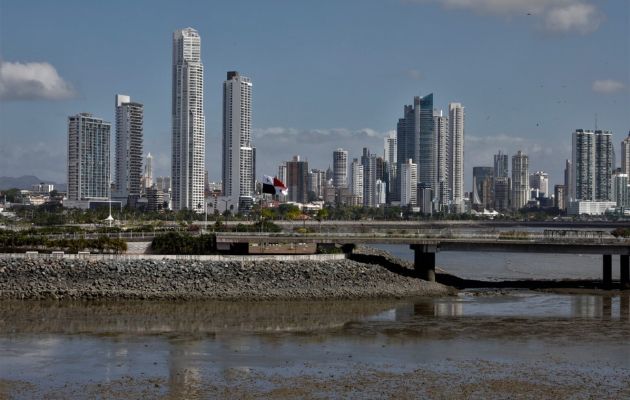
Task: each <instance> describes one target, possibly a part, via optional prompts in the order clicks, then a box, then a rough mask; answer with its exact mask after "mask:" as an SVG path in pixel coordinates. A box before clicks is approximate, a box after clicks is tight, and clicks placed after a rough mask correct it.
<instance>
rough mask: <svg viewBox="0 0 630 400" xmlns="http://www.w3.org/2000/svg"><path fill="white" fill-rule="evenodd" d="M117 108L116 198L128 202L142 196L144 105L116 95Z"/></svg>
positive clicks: (121, 95)
mask: <svg viewBox="0 0 630 400" xmlns="http://www.w3.org/2000/svg"><path fill="white" fill-rule="evenodd" d="M115 108H116V159H115V162H114V163H115V179H114V183H115V187H116V191H115V192H114V197H117V198H120V199H121V200H123V202H126V201H127V197H128V196H129V195H140V192H142V141H143V138H142V127H143V114H144V109H143V106H142V104H140V103H135V102H132V101H131V98H130V97H129V96H126V95H123V94H117V95H116V97H115Z"/></svg>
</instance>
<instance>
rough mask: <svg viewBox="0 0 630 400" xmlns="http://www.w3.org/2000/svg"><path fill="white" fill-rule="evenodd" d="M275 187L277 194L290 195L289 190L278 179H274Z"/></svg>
mask: <svg viewBox="0 0 630 400" xmlns="http://www.w3.org/2000/svg"><path fill="white" fill-rule="evenodd" d="M273 186H274V187H275V188H276V194H282V195H283V196H286V195H287V193H289V189H287V187H286V186H285V185H284V183H283V182H282V181H281V180H280V179H278V178H273Z"/></svg>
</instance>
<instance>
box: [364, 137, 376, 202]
mask: <svg viewBox="0 0 630 400" xmlns="http://www.w3.org/2000/svg"><path fill="white" fill-rule="evenodd" d="M361 165H363V205H364V206H365V207H375V206H376V154H371V153H370V151H369V150H368V149H367V148H366V147H364V148H363V155H362V156H361Z"/></svg>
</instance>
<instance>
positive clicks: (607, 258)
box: [603, 254, 612, 288]
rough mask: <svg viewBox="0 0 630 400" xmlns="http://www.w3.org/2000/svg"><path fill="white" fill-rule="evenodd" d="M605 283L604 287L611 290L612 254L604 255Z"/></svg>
mask: <svg viewBox="0 0 630 400" xmlns="http://www.w3.org/2000/svg"><path fill="white" fill-rule="evenodd" d="M603 283H604V287H606V288H610V287H611V286H612V255H611V254H604V263H603Z"/></svg>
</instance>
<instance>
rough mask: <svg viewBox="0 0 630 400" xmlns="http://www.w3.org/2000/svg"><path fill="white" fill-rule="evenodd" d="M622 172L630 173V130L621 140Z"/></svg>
mask: <svg viewBox="0 0 630 400" xmlns="http://www.w3.org/2000/svg"><path fill="white" fill-rule="evenodd" d="M621 173H623V174H628V175H630V132H628V136H626V138H625V139H624V140H622V141H621Z"/></svg>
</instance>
